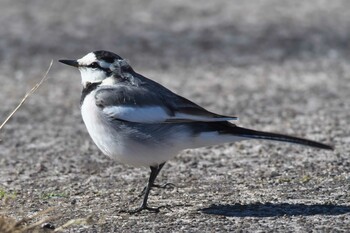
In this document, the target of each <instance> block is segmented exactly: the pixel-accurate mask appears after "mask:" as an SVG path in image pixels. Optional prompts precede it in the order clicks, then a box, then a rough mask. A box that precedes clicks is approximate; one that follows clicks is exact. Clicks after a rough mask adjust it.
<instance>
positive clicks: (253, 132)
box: [230, 126, 334, 150]
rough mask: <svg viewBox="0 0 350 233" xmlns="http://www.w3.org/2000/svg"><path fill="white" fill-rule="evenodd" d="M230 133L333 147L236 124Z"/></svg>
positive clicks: (320, 146) (326, 147) (331, 148)
mask: <svg viewBox="0 0 350 233" xmlns="http://www.w3.org/2000/svg"><path fill="white" fill-rule="evenodd" d="M230 133H231V134H234V135H237V136H240V137H246V138H255V139H265V140H273V141H282V142H290V143H296V144H301V145H305V146H311V147H316V148H319V149H325V150H333V149H334V148H333V147H332V146H330V145H326V144H323V143H320V142H316V141H312V140H308V139H303V138H298V137H293V136H288V135H283V134H277V133H269V132H262V131H256V130H252V129H246V128H242V127H238V126H233V127H231V129H230Z"/></svg>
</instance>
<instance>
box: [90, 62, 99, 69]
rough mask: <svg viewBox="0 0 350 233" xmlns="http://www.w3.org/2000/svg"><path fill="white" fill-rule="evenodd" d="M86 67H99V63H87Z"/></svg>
mask: <svg viewBox="0 0 350 233" xmlns="http://www.w3.org/2000/svg"><path fill="white" fill-rule="evenodd" d="M88 67H90V68H97V67H99V65H98V63H97V62H93V63H91V64H90V65H88Z"/></svg>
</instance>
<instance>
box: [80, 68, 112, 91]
mask: <svg viewBox="0 0 350 233" xmlns="http://www.w3.org/2000/svg"><path fill="white" fill-rule="evenodd" d="M79 71H80V74H81V83H82V84H83V86H84V87H85V86H86V84H87V83H97V82H101V81H103V80H104V79H106V73H105V72H104V71H103V70H98V69H90V68H86V67H82V68H79Z"/></svg>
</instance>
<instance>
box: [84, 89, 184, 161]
mask: <svg viewBox="0 0 350 233" xmlns="http://www.w3.org/2000/svg"><path fill="white" fill-rule="evenodd" d="M81 114H82V117H83V121H84V123H85V126H86V128H87V130H88V132H89V134H90V136H91V138H92V140H93V141H94V142H95V144H96V145H97V147H98V148H99V149H100V150H101V151H102V152H103V153H104V154H105V155H107V156H109V157H111V158H112V159H115V160H118V161H120V162H122V163H126V164H130V165H133V166H151V165H157V164H160V163H163V162H165V161H167V160H169V159H171V158H172V157H174V156H175V155H176V154H177V153H178V152H179V151H181V150H182V149H184V148H182V147H180V148H178V147H177V146H175V147H173V146H170V147H164V146H162V145H145V144H140V143H138V142H135V141H133V140H131V139H130V138H128V132H118V130H116V129H117V127H111V125H110V124H111V123H110V122H109V121H108V119H107V118H106V116H105V115H104V113H103V112H102V111H101V109H99V107H97V106H96V104H95V97H94V92H92V93H90V94H89V95H87V96H86V97H85V99H84V101H83V104H82V106H81Z"/></svg>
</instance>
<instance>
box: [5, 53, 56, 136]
mask: <svg viewBox="0 0 350 233" xmlns="http://www.w3.org/2000/svg"><path fill="white" fill-rule="evenodd" d="M52 63H53V60H51V62H50V65H49V68H48V69H47V70H46V72H45V74H44V76H43V77H42V79H41V80H40V81H39V82H38V83H36V84H35V85H34V86H33V88H32V89H30V91H29V92H27V94H25V96H24V97H23V98H22V100H21V102H20V103H19V104H18V105H17V107H16V108H15V109H14V110H13V111H12V112H11V113H10V114H9V115H8V117H7V118H6V119H5V120H4V122H3V123H2V124H1V125H0V131H1V129H2V128H3V127H4V125H6V123H7V122H8V121H9V120H10V119H11V117H12V116H13V115H14V114H15V113H16V112H17V110H18V109H19V108H20V107H21V106H22V105H23V104H24V102H25V101H26V100H27V98H28V97H29V96H31V95H32V94H33V93H34V92H35V91H36V90H37V89H38V88H39V87H40V86H41V84H42V83H43V82H44V81H45V80H46V79H47V74H48V73H49V71H50V69H51V66H52Z"/></svg>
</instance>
